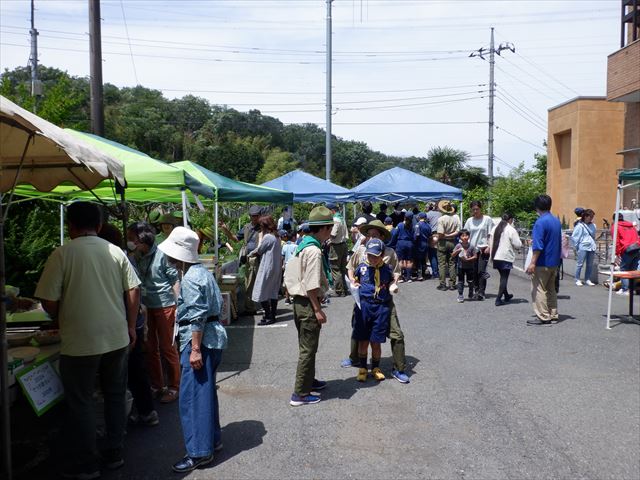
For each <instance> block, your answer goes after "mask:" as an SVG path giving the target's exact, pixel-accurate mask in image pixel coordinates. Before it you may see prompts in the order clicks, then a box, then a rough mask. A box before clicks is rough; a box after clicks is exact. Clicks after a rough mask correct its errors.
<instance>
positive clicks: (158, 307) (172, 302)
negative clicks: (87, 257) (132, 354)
mask: <svg viewBox="0 0 640 480" xmlns="http://www.w3.org/2000/svg"><path fill="white" fill-rule="evenodd" d="M127 248H128V249H129V250H130V251H131V252H132V253H133V255H134V256H135V259H136V262H137V265H138V274H139V276H140V280H141V281H142V284H141V285H140V293H141V296H142V304H143V305H144V306H146V307H147V326H148V333H147V342H146V349H147V364H148V367H149V376H150V377H151V388H152V390H153V392H154V394H156V395H159V396H160V402H161V403H170V402H173V401H174V400H176V399H177V398H178V390H179V384H180V361H179V359H178V353H177V352H176V349H175V346H174V344H173V331H174V325H175V319H176V298H177V295H178V291H179V288H180V285H179V283H178V272H177V271H176V269H175V268H174V267H172V266H171V265H169V263H168V261H167V257H166V256H165V254H164V253H162V252H161V251H159V250H158V248H157V246H156V243H155V234H154V232H153V229H152V228H151V226H150V225H149V224H148V223H145V222H137V223H133V224H131V225H129V228H128V229H127ZM161 358H162V359H164V360H165V365H166V367H167V368H166V370H167V371H166V372H164V371H163V365H162V360H161ZM165 373H166V375H165ZM165 377H166V378H167V381H166V385H165Z"/></svg>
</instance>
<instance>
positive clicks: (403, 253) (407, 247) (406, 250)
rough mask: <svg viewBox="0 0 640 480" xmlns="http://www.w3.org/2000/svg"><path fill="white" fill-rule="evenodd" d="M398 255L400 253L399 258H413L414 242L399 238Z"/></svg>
mask: <svg viewBox="0 0 640 480" xmlns="http://www.w3.org/2000/svg"><path fill="white" fill-rule="evenodd" d="M396 255H398V260H413V242H409V241H406V240H398V243H397V245H396Z"/></svg>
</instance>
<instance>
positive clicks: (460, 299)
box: [458, 294, 464, 303]
mask: <svg viewBox="0 0 640 480" xmlns="http://www.w3.org/2000/svg"><path fill="white" fill-rule="evenodd" d="M458 303H464V295H462V294H460V295H458Z"/></svg>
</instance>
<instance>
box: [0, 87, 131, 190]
mask: <svg viewBox="0 0 640 480" xmlns="http://www.w3.org/2000/svg"><path fill="white" fill-rule="evenodd" d="M0 146H1V148H0V171H1V173H2V174H1V175H0V192H7V191H9V190H10V189H11V188H12V187H13V185H14V183H15V184H16V185H31V186H32V188H34V189H36V190H40V191H43V192H48V191H50V190H52V189H53V188H54V187H56V186H58V185H59V184H61V183H63V182H70V183H73V184H74V185H77V186H78V187H81V188H85V189H86V188H93V187H95V186H96V185H97V184H98V183H99V182H101V181H102V180H103V179H105V178H115V179H117V180H118V181H119V182H120V183H121V184H124V166H123V164H122V162H119V161H118V160H116V158H114V156H113V155H110V154H109V153H107V152H103V151H99V150H98V149H96V148H93V147H92V146H91V145H89V144H88V142H86V141H83V140H79V139H78V138H76V137H74V136H72V135H70V134H69V133H67V132H66V131H64V130H62V129H61V128H59V127H57V126H55V125H54V124H52V123H50V122H48V121H46V120H44V119H42V118H40V117H38V116H37V115H34V114H33V113H31V112H28V111H27V110H25V109H24V108H21V107H19V106H18V105H16V104H15V103H13V102H11V101H10V100H8V99H7V98H5V97H3V96H1V95H0ZM23 154H24V161H23V162H21V159H22V157H23ZM21 163H22V165H21ZM16 174H17V175H18V177H17V179H16Z"/></svg>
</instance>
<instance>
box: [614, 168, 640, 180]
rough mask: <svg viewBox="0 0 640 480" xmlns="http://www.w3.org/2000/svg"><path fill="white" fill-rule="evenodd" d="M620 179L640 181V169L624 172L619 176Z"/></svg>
mask: <svg viewBox="0 0 640 480" xmlns="http://www.w3.org/2000/svg"><path fill="white" fill-rule="evenodd" d="M618 178H619V179H620V180H621V181H622V180H640V168H633V169H631V170H623V171H621V172H620V174H619V175H618Z"/></svg>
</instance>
